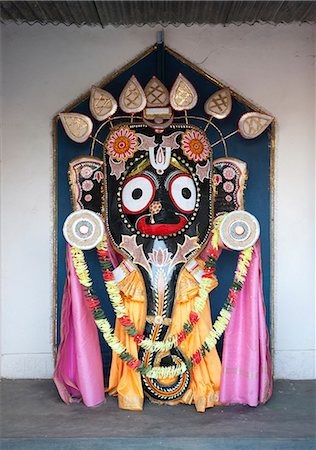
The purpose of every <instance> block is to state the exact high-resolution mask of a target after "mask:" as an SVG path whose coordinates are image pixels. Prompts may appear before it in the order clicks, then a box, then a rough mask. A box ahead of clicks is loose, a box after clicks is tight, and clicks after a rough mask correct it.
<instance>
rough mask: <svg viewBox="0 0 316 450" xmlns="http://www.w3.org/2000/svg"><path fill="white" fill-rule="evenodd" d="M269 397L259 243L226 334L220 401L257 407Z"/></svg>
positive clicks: (268, 367)
mask: <svg viewBox="0 0 316 450" xmlns="http://www.w3.org/2000/svg"><path fill="white" fill-rule="evenodd" d="M271 394H272V368H271V357H270V352H269V337H268V332H267V326H266V321H265V306H264V300H263V291H262V269H261V255H260V242H259V241H258V242H257V243H256V245H255V248H254V253H253V257H252V262H251V265H250V267H249V270H248V275H247V278H246V281H245V284H244V286H243V289H242V290H241V292H240V296H239V298H238V301H237V303H236V307H235V309H234V310H233V312H232V317H231V319H230V322H229V325H228V327H227V329H226V331H225V337H224V348H223V357H222V377H221V387H220V401H221V402H222V403H241V404H247V405H250V406H257V405H258V404H259V403H265V402H266V401H267V400H269V398H270V397H271Z"/></svg>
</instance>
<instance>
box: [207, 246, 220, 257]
mask: <svg viewBox="0 0 316 450" xmlns="http://www.w3.org/2000/svg"><path fill="white" fill-rule="evenodd" d="M218 255H219V250H215V248H212V249H211V250H210V252H209V256H210V257H211V258H214V259H217V258H218Z"/></svg>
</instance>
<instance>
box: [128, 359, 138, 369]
mask: <svg viewBox="0 0 316 450" xmlns="http://www.w3.org/2000/svg"><path fill="white" fill-rule="evenodd" d="M127 365H128V367H130V368H131V369H133V370H135V369H137V367H139V366H140V365H141V362H140V360H139V359H132V361H129V362H128V363H127Z"/></svg>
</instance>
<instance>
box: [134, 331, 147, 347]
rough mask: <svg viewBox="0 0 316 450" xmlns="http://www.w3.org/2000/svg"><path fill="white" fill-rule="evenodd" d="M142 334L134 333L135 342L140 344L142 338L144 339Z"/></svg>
mask: <svg viewBox="0 0 316 450" xmlns="http://www.w3.org/2000/svg"><path fill="white" fill-rule="evenodd" d="M144 337H145V336H144V335H143V334H136V335H135V336H134V337H133V339H134V341H135V342H136V344H138V345H139V344H140V343H141V342H142V340H143V339H144Z"/></svg>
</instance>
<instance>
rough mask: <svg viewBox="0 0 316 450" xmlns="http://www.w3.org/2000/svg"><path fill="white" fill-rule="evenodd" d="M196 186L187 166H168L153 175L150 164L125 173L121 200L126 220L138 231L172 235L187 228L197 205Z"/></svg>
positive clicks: (197, 188) (157, 234)
mask: <svg viewBox="0 0 316 450" xmlns="http://www.w3.org/2000/svg"><path fill="white" fill-rule="evenodd" d="M198 192H199V187H198V185H196V182H195V180H194V178H193V176H192V175H191V174H190V173H189V171H188V170H185V171H184V170H179V169H177V168H176V167H174V166H172V165H171V166H170V167H169V168H168V169H167V170H166V171H165V172H164V174H163V175H160V176H157V174H156V172H155V170H154V169H153V168H152V167H150V166H149V167H147V168H146V169H145V170H144V171H142V172H141V173H139V174H137V175H134V176H127V177H126V179H125V182H124V185H123V189H122V193H121V204H122V208H123V211H124V213H125V214H126V217H127V219H128V221H129V223H130V224H131V225H132V226H133V228H135V229H136V230H137V231H139V232H140V233H142V234H145V235H150V236H168V235H176V234H177V233H179V232H181V230H183V229H186V228H185V227H187V228H188V224H189V223H190V220H191V219H192V214H193V212H194V211H196V210H197V207H198V203H199V202H198Z"/></svg>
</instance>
